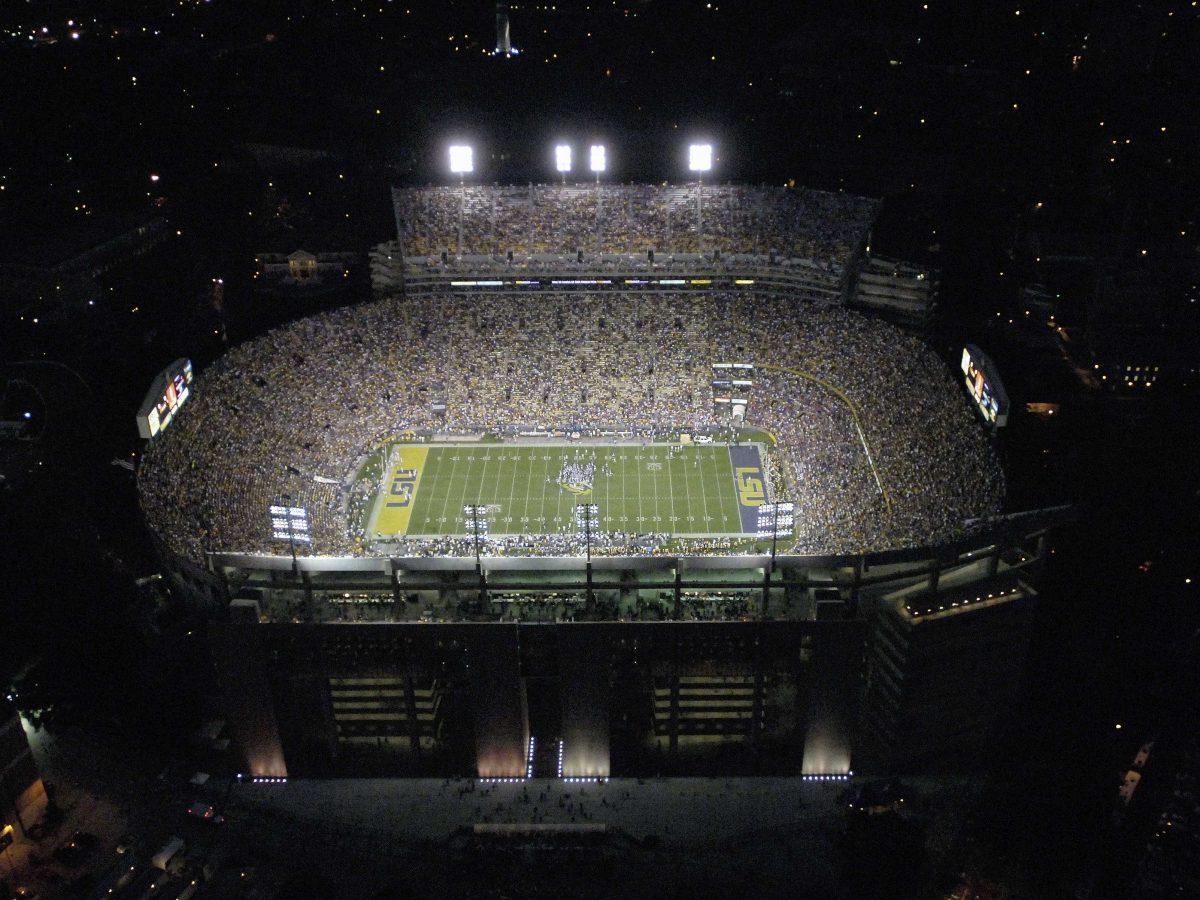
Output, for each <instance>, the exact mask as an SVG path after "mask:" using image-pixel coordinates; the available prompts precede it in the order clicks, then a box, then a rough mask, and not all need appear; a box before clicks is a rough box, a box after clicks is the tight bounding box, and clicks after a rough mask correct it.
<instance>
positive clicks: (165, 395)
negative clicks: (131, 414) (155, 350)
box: [137, 359, 192, 440]
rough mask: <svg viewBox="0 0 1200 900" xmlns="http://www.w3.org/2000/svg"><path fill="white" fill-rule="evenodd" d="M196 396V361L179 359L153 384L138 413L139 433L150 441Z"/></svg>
mask: <svg viewBox="0 0 1200 900" xmlns="http://www.w3.org/2000/svg"><path fill="white" fill-rule="evenodd" d="M191 394H192V361H191V360H190V359H177V360H175V362H173V363H171V365H169V366H167V367H166V368H165V369H163V370H162V371H161V372H159V373H158V375H156V376H155V378H154V381H152V382H151V383H150V389H149V390H148V391H146V397H145V399H144V400H142V406H141V408H140V409H139V410H138V415H137V426H138V434H140V435H141V436H142V437H143V438H146V439H147V440H149V439H150V438H152V437H154V436H156V435H157V434H159V433H160V432H162V431H163V430H164V429H165V428H166V427H167V426H168V425H170V424H171V420H172V419H174V418H175V414H176V413H177V412H179V410H180V409H182V408H183V404H184V403H186V402H187V399H188V397H190V396H191Z"/></svg>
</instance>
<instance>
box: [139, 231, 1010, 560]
mask: <svg viewBox="0 0 1200 900" xmlns="http://www.w3.org/2000/svg"><path fill="white" fill-rule="evenodd" d="M435 221H439V220H436V219H435ZM514 227H515V226H514ZM718 361H747V362H753V363H754V364H755V365H756V366H757V369H756V375H755V385H754V390H753V397H752V400H751V403H750V406H749V408H748V410H747V413H746V424H748V425H753V426H756V427H759V428H762V429H764V430H765V431H768V432H770V433H771V434H773V435H774V437H775V439H776V441H777V446H776V449H775V452H774V454H773V460H774V462H773V465H774V467H775V469H776V471H775V473H774V475H775V481H776V490H777V492H782V493H783V494H785V495H786V496H787V498H788V499H791V500H793V501H794V502H795V503H796V504H797V509H796V513H797V516H796V518H797V530H796V534H795V537H794V538H791V539H789V540H788V541H787V545H788V546H782V545H781V547H780V552H786V551H792V552H798V553H810V554H817V553H857V552H867V551H874V550H883V549H892V548H898V547H907V546H922V545H927V544H930V543H936V542H939V541H944V540H951V539H953V538H955V537H956V536H957V535H959V534H960V533H961V529H962V523H963V522H964V520H967V519H973V518H981V517H986V516H988V515H990V514H992V513H995V512H997V511H998V510H999V507H1000V503H1001V500H1002V496H1003V476H1002V473H1001V470H1000V467H999V465H998V462H997V460H996V458H995V455H994V453H993V451H992V449H991V447H990V444H989V443H988V441H987V439H986V437H985V436H984V435H983V434H982V433H981V432H980V430H979V428H978V426H977V424H976V423H975V421H974V420H973V418H972V416H971V413H970V411H969V408H968V405H967V401H966V398H965V397H964V396H963V395H962V393H961V391H960V390H959V389H958V387H957V385H956V383H955V381H954V380H953V378H952V377H951V374H950V372H949V371H948V369H947V368H946V367H945V366H944V365H943V364H942V363H941V362H940V361H939V360H938V359H937V358H936V357H935V356H934V355H933V354H932V353H931V352H930V351H929V350H928V348H927V347H926V346H925V345H924V344H923V343H922V342H921V341H920V340H919V339H917V338H915V337H912V336H909V335H906V334H905V333H903V332H901V331H899V330H898V329H896V328H894V327H892V326H890V325H887V324H885V323H882V322H878V321H873V320H870V319H867V318H864V317H861V316H859V315H857V314H854V313H850V312H847V311H845V310H842V309H839V308H816V307H809V306H800V305H797V304H796V303H795V302H794V301H790V300H788V299H787V298H785V297H779V296H768V295H763V294H761V293H756V292H754V291H752V290H745V291H733V290H714V291H711V292H707V293H697V294H676V293H639V292H624V291H621V292H604V293H589V292H580V293H573V294H548V295H537V294H533V295H515V294H495V295H489V296H487V297H481V296H479V295H476V294H464V293H462V292H447V293H430V294H427V295H421V296H411V295H410V296H408V297H405V298H393V299H386V300H382V301H376V302H372V303H368V304H363V305H360V306H355V307H350V308H345V309H340V310H337V311H334V312H329V313H325V314H323V315H318V316H313V317H310V318H306V319H302V320H299V321H297V322H294V323H291V324H289V325H287V326H284V327H282V328H278V329H275V330H273V331H270V332H268V333H267V334H265V335H263V336H262V337H259V338H257V339H255V340H252V341H249V342H247V343H245V344H243V345H241V346H239V347H236V348H234V349H233V350H231V351H230V352H229V353H228V354H227V355H226V356H225V357H223V358H222V359H221V360H219V361H218V362H217V363H215V364H214V365H212V366H210V367H209V368H208V369H207V370H205V371H203V372H202V373H201V374H200V375H199V376H198V377H197V380H196V385H195V396H194V398H193V400H192V402H191V404H190V405H189V408H188V409H187V410H186V412H185V414H184V415H182V416H180V417H179V418H178V420H177V421H176V422H175V423H174V425H173V426H172V428H171V429H170V430H168V431H167V432H165V433H163V434H162V435H160V436H159V437H158V438H156V439H155V441H154V442H153V443H151V444H150V445H149V447H148V449H147V452H146V454H145V456H144V458H143V463H142V466H141V469H140V472H139V482H140V491H141V499H142V504H143V508H144V510H145V513H146V516H147V519H148V521H149V522H150V524H151V525H152V526H153V527H154V528H155V530H156V531H157V532H158V533H159V534H160V536H161V537H162V538H163V539H164V541H165V543H166V544H167V546H168V547H169V548H170V549H171V550H173V551H174V552H176V553H178V554H181V555H183V556H185V557H190V558H192V559H195V560H200V559H201V558H202V556H203V554H204V553H205V552H206V551H226V552H245V553H253V552H262V553H279V552H287V547H286V545H285V546H283V547H282V548H281V546H280V543H279V541H278V540H273V539H272V525H271V519H270V515H269V513H268V510H269V507H270V506H271V505H272V504H275V503H279V502H280V501H281V499H283V498H284V497H289V498H290V502H292V503H294V504H296V505H301V506H304V507H305V508H306V509H307V510H308V515H309V517H310V521H311V534H312V544H311V545H304V546H301V547H300V548H298V549H299V550H300V552H302V553H314V554H322V555H325V554H329V555H364V554H371V553H375V552H383V551H381V550H377V549H374V548H372V547H370V546H369V545H367V544H366V543H365V542H364V540H363V535H362V534H360V533H357V532H356V530H355V526H354V525H352V524H351V523H352V522H356V521H358V517H356V516H352V515H350V513H349V510H348V504H349V501H350V487H351V483H352V479H353V476H354V473H355V472H356V471H357V469H358V467H359V466H360V464H361V462H362V460H363V459H364V458H365V455H366V454H367V453H368V451H369V450H370V449H371V448H373V447H374V446H376V445H377V444H378V443H379V442H382V441H384V440H387V439H389V438H392V437H394V436H395V435H397V434H399V433H402V432H407V431H415V432H426V433H441V434H447V433H450V434H454V433H459V434H479V433H484V432H492V433H505V432H511V431H513V430H514V429H516V428H542V429H546V428H564V429H568V430H570V429H585V430H586V429H589V428H601V427H605V428H620V429H636V430H638V431H640V432H642V433H649V432H651V431H657V432H659V433H660V434H662V433H670V432H672V431H674V430H680V429H682V430H689V429H690V430H693V431H702V430H704V429H715V428H721V427H724V426H726V425H728V421H729V420H728V414H727V413H721V412H718V411H717V409H716V408H715V407H714V405H713V403H712V392H711V375H712V369H711V366H712V363H714V362H718ZM443 404H444V409H443V408H442V406H443ZM860 430H861V434H860ZM868 452H869V455H868ZM317 478H319V479H321V480H320V481H317V480H314V479H317ZM667 538H668V536H666V535H619V536H604V537H602V538H601V539H600V540H598V541H597V544H598V545H599V546H598V547H597V551H598V552H602V553H603V552H607V553H634V554H639V553H653V552H656V551H657V548H658V547H659V546H661V544H662V542H663V541H665V540H666V539H667ZM388 552H392V553H396V554H397V555H406V554H407V555H431V554H458V555H466V554H469V553H471V552H472V549H471V542H470V540H465V541H464V540H463V539H461V538H457V537H447V538H445V539H444V540H435V541H425V542H408V544H406V545H404V546H401V547H399V548H396V547H393V548H390V550H389V551H388ZM486 552H488V553H535V554H545V555H557V554H573V553H578V552H581V547H579V546H578V542H577V541H575V540H574V539H573V538H571V537H568V536H564V535H552V536H549V537H543V536H537V535H530V536H527V537H526V538H525V539H514V538H512V537H506V538H504V539H503V540H497V541H496V542H495V543H494V545H490V546H488V548H487V549H486ZM700 552H708V553H718V554H719V553H727V552H740V551H738V550H737V548H736V547H733V546H727V545H726V542H722V541H719V540H710V541H708V542H707V543H706V544H705V545H704V546H703V547H702V548H701V551H700Z"/></svg>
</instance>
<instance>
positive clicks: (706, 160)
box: [688, 144, 713, 172]
mask: <svg viewBox="0 0 1200 900" xmlns="http://www.w3.org/2000/svg"><path fill="white" fill-rule="evenodd" d="M712 164H713V148H712V144H691V145H690V146H689V147H688V169H690V170H691V171H693V172H708V171H710V170H711V169H712Z"/></svg>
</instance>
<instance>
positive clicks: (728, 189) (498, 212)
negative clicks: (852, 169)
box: [392, 184, 878, 272]
mask: <svg viewBox="0 0 1200 900" xmlns="http://www.w3.org/2000/svg"><path fill="white" fill-rule="evenodd" d="M697 191H702V192H703V193H702V196H701V198H700V201H701V202H700V203H699V204H697ZM392 200H393V204H394V206H395V211H396V220H397V226H398V229H399V231H400V236H401V239H402V240H403V244H404V252H405V254H406V255H408V256H414V257H420V256H428V257H438V256H440V254H441V253H442V252H443V251H445V252H448V253H454V254H460V253H461V254H479V255H501V256H503V255H506V254H507V253H508V252H510V251H512V252H514V253H516V254H521V255H525V254H555V253H560V254H575V253H576V252H577V251H580V250H583V251H587V252H595V253H602V254H645V253H646V252H647V251H648V250H656V251H657V252H659V253H700V252H705V253H709V254H712V253H714V252H719V253H720V254H722V255H724V254H729V253H737V254H763V255H766V254H770V253H774V254H777V255H778V256H779V257H780V258H783V259H792V260H803V261H809V262H816V263H819V264H820V265H821V266H823V267H825V268H827V269H829V270H831V271H836V272H840V271H841V269H842V268H843V267H844V266H845V265H846V263H847V261H848V260H849V258H850V256H851V254H852V253H854V252H855V251H856V250H857V249H858V246H859V244H860V243H861V242H862V240H863V238H864V237H865V235H866V232H867V229H868V227H869V225H870V223H871V220H872V219H873V217H874V214H875V211H876V208H877V206H878V204H877V202H876V201H874V200H869V199H866V198H863V197H856V196H853V195H851V194H843V193H830V192H826V191H814V190H807V189H803V188H800V189H796V188H792V189H788V188H784V187H750V186H745V185H720V184H715V185H704V186H703V187H702V188H700V187H698V186H696V185H684V186H681V185H666V184H663V185H653V184H636V185H620V184H604V185H601V186H591V185H564V186H559V185H528V186H520V187H514V186H479V185H473V186H465V187H434V188H394V189H393V191H392ZM698 207H699V208H698ZM460 222H461V226H462V242H461V245H460V243H459V226H460Z"/></svg>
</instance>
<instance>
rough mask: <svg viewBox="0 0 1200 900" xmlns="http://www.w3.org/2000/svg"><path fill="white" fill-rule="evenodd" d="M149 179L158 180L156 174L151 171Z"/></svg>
mask: <svg viewBox="0 0 1200 900" xmlns="http://www.w3.org/2000/svg"><path fill="white" fill-rule="evenodd" d="M150 180H151V181H158V174H157V173H151V175H150Z"/></svg>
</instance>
